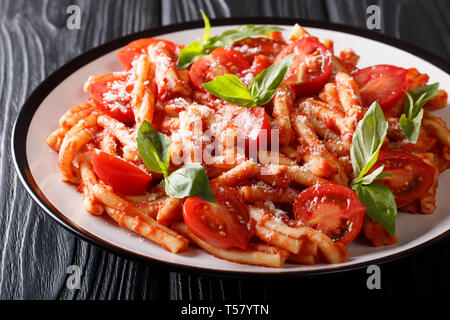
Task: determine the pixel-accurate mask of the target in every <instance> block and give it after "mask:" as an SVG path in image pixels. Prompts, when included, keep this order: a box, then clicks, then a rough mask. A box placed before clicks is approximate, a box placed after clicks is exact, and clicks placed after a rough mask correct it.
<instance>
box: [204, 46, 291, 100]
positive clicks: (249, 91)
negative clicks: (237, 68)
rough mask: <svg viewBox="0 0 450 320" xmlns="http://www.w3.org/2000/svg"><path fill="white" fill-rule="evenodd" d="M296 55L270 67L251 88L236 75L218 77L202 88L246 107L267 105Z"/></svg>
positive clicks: (256, 79) (258, 77) (289, 56)
mask: <svg viewBox="0 0 450 320" xmlns="http://www.w3.org/2000/svg"><path fill="white" fill-rule="evenodd" d="M293 57H294V54H293V53H292V54H290V55H288V56H286V57H284V59H283V60H281V61H280V62H278V63H277V64H274V65H272V66H270V67H269V68H267V69H265V70H263V71H262V72H261V73H259V74H258V75H257V76H256V77H255V79H253V81H252V83H251V84H250V87H248V88H247V87H246V86H245V85H244V84H243V83H242V81H241V80H240V79H239V78H238V77H237V76H235V75H234V74H225V75H223V76H218V77H216V78H215V79H214V80H212V81H209V82H206V83H203V84H202V86H203V87H204V88H205V89H206V90H208V91H209V92H211V93H212V94H213V95H215V96H216V97H218V98H221V99H223V100H225V101H228V102H231V103H233V104H238V105H241V106H244V107H255V106H262V105H265V104H266V103H268V102H269V101H270V99H272V97H273V96H274V94H275V92H276V91H277V88H278V86H279V85H280V83H281V82H282V81H283V79H284V77H285V76H286V74H287V72H288V71H289V67H290V65H291V62H292V59H293Z"/></svg>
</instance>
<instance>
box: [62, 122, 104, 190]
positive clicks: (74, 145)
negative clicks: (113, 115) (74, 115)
mask: <svg viewBox="0 0 450 320" xmlns="http://www.w3.org/2000/svg"><path fill="white" fill-rule="evenodd" d="M96 120H97V115H96V114H91V115H90V116H89V117H87V118H86V119H82V120H80V121H79V122H78V123H77V124H76V125H75V126H74V127H72V128H71V129H70V130H69V131H68V132H67V134H66V135H65V137H64V139H63V141H62V144H61V148H60V150H59V155H58V167H59V172H60V173H61V177H62V180H63V181H65V182H71V183H75V184H78V182H79V181H80V171H79V168H77V167H75V166H74V165H73V161H74V160H75V157H76V155H77V153H78V151H79V150H80V149H81V148H82V147H83V146H84V145H85V144H87V143H88V142H89V141H91V139H92V138H93V136H94V131H95V129H96V128H95V127H96Z"/></svg>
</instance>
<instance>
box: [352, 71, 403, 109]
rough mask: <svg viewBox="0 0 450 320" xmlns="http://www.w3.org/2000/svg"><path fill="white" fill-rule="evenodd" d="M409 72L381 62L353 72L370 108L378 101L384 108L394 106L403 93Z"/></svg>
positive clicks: (364, 99)
mask: <svg viewBox="0 0 450 320" xmlns="http://www.w3.org/2000/svg"><path fill="white" fill-rule="evenodd" d="M407 72H408V70H406V69H403V68H399V67H396V66H391V65H387V64H379V65H376V66H372V67H367V68H364V69H360V70H358V71H356V72H354V73H352V76H353V78H354V79H355V81H356V83H357V84H358V86H359V88H360V89H359V91H360V95H361V100H362V104H363V106H364V107H366V108H368V107H370V105H371V104H372V103H373V102H374V101H377V102H378V104H379V105H380V107H381V108H382V109H383V110H387V109H389V108H390V107H392V106H393V105H394V103H395V102H396V101H397V100H398V99H399V98H400V97H401V96H402V94H403V90H404V89H405V85H406V73H407Z"/></svg>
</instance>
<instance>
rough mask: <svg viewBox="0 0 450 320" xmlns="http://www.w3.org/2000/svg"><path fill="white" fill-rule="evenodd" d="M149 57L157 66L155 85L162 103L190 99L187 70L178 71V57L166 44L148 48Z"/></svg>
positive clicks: (161, 43) (160, 43) (162, 43)
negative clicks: (174, 99)
mask: <svg viewBox="0 0 450 320" xmlns="http://www.w3.org/2000/svg"><path fill="white" fill-rule="evenodd" d="M147 53H148V57H149V59H150V61H151V62H153V63H154V64H155V67H156V68H155V71H156V72H155V83H156V86H157V88H158V98H159V100H161V101H162V102H165V101H168V100H170V99H171V98H174V97H186V98H188V97H190V95H191V88H190V86H189V75H188V72H187V70H178V69H177V66H176V61H177V57H176V56H175V55H174V53H173V52H171V50H170V49H169V48H168V47H167V45H166V44H165V43H164V42H162V41H161V42H158V43H157V44H156V45H150V46H149V47H148V48H147Z"/></svg>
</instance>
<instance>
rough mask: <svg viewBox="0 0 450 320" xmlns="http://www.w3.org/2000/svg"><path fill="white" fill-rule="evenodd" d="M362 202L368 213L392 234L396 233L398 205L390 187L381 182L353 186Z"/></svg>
mask: <svg viewBox="0 0 450 320" xmlns="http://www.w3.org/2000/svg"><path fill="white" fill-rule="evenodd" d="M353 189H354V190H355V192H356V194H357V195H358V198H359V200H360V201H361V203H362V204H363V205H364V206H365V207H366V213H367V215H368V216H369V217H371V218H372V219H373V220H375V221H378V222H379V223H381V224H382V225H383V227H384V228H385V229H386V230H387V231H388V232H389V233H390V234H391V235H394V234H395V217H396V216H397V205H396V203H395V198H394V195H393V194H392V192H391V190H390V189H389V187H387V186H385V185H384V184H381V183H372V184H369V185H362V184H357V185H355V186H353Z"/></svg>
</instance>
